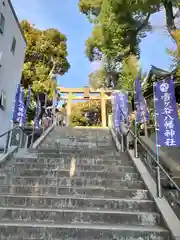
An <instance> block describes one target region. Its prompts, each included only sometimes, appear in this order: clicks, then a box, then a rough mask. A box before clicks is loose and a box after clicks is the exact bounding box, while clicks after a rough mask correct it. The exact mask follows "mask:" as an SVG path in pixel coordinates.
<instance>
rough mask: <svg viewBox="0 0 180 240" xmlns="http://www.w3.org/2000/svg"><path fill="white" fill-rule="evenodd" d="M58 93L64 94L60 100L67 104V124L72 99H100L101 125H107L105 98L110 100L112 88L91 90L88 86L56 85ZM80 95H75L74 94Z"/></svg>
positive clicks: (68, 123) (68, 122)
mask: <svg viewBox="0 0 180 240" xmlns="http://www.w3.org/2000/svg"><path fill="white" fill-rule="evenodd" d="M57 90H58V91H59V92H60V94H63V95H64V96H61V97H60V100H64V101H65V102H66V104H67V108H66V115H67V125H68V126H69V125H70V123H71V110H72V101H73V100H81V101H82V100H100V102H101V126H102V127H107V109H106V103H107V100H111V93H112V90H107V91H106V90H92V89H90V88H89V87H83V88H64V87H60V86H59V87H57ZM80 94H81V95H82V96H76V95H80Z"/></svg>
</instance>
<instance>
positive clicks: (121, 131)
mask: <svg viewBox="0 0 180 240" xmlns="http://www.w3.org/2000/svg"><path fill="white" fill-rule="evenodd" d="M121 124H122V123H121ZM120 133H121V152H124V138H123V130H122V126H121V128H120Z"/></svg>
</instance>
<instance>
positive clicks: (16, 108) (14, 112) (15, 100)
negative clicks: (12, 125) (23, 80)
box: [12, 84, 21, 122]
mask: <svg viewBox="0 0 180 240" xmlns="http://www.w3.org/2000/svg"><path fill="white" fill-rule="evenodd" d="M20 87H21V85H20V84H18V87H17V90H16V95H15V99H14V108H13V117H12V120H13V122H16V121H17V112H18V104H19V96H20Z"/></svg>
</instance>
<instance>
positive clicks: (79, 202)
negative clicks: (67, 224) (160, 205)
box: [0, 195, 157, 212]
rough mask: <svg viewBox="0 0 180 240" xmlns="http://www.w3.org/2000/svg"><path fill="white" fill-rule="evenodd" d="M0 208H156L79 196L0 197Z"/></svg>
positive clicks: (144, 203) (148, 203)
mask: <svg viewBox="0 0 180 240" xmlns="http://www.w3.org/2000/svg"><path fill="white" fill-rule="evenodd" d="M0 206H1V207H7V206H11V207H34V208H46V209H52V208H54V209H56V208H57V209H60V208H61V209H64V208H68V209H86V210H103V209H105V210H108V209H109V210H120V211H126V212H128V211H132V212H141V211H146V212H155V211H156V210H157V209H156V206H155V204H154V202H153V201H152V200H136V199H113V198H106V199H104V198H87V197H79V196H67V197H64V196H51V197H50V196H49V197H44V196H32V195H31V196H26V195H19V196H15V195H14V196H13V195H3V196H0Z"/></svg>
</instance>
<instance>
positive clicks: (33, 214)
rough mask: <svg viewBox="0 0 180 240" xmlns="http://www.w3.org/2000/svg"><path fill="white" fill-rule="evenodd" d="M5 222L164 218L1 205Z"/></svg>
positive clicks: (145, 223) (147, 222)
mask: <svg viewBox="0 0 180 240" xmlns="http://www.w3.org/2000/svg"><path fill="white" fill-rule="evenodd" d="M0 217H1V220H0V221H3V222H6V221H16V222H20V223H21V222H22V221H25V222H30V223H31V222H34V223H35V222H41V223H43V222H45V223H49V224H71V223H72V224H74V223H86V224H114V225H119V224H127V225H142V226H148V225H149V226H157V225H158V226H161V225H162V219H161V217H160V214H159V213H156V212H130V211H129V212H124V211H123V212H122V211H118V210H114V211H113V210H91V209H90V210H87V209H46V208H43V209H42V208H12V207H0Z"/></svg>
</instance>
